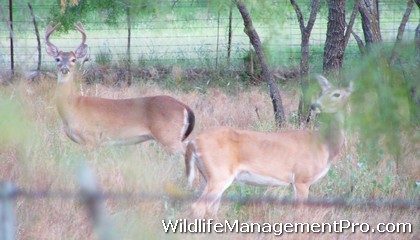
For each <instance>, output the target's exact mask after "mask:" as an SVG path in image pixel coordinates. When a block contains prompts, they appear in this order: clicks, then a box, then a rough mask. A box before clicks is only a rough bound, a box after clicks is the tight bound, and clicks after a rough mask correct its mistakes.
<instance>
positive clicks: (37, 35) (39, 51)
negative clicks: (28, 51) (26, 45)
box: [28, 2, 41, 74]
mask: <svg viewBox="0 0 420 240" xmlns="http://www.w3.org/2000/svg"><path fill="white" fill-rule="evenodd" d="M28 7H29V11H30V12H31V16H32V22H33V23H34V28H35V35H36V41H37V44H38V47H37V50H38V64H37V65H36V71H37V74H39V72H40V71H41V40H40V37H39V31H38V25H37V24H36V19H35V13H34V11H33V9H32V5H31V4H30V3H29V2H28Z"/></svg>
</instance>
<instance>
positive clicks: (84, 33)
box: [74, 22, 86, 49]
mask: <svg viewBox="0 0 420 240" xmlns="http://www.w3.org/2000/svg"><path fill="white" fill-rule="evenodd" d="M74 26H75V27H76V28H77V30H79V32H81V33H82V43H81V44H80V45H79V47H77V48H78V49H79V48H80V47H83V46H84V45H85V42H86V32H85V29H84V28H83V25H82V23H81V22H78V23H76V24H75V25H74Z"/></svg>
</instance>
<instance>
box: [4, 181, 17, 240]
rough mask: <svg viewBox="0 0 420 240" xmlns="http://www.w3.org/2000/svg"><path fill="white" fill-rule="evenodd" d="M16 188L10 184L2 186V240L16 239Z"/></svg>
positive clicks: (6, 183)
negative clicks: (14, 200)
mask: <svg viewBox="0 0 420 240" xmlns="http://www.w3.org/2000/svg"><path fill="white" fill-rule="evenodd" d="M16 193H17V191H16V188H15V186H14V185H13V184H12V183H10V182H5V183H3V184H2V185H1V186H0V239H3V240H15V239H16V218H15V211H14V210H15V209H14V202H13V199H14V197H15V196H16Z"/></svg>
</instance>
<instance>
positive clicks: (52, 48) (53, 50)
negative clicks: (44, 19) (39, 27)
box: [45, 22, 61, 56]
mask: <svg viewBox="0 0 420 240" xmlns="http://www.w3.org/2000/svg"><path fill="white" fill-rule="evenodd" d="M60 26H61V23H58V24H57V25H55V27H52V22H50V24H48V26H47V30H46V31H45V41H46V44H47V52H48V54H49V55H51V56H57V54H58V48H57V47H56V46H55V45H54V44H52V43H51V42H50V36H51V34H52V33H53V32H55V30H57V28H59V27H60Z"/></svg>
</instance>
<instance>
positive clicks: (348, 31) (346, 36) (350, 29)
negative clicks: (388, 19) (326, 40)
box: [344, 0, 420, 50]
mask: <svg viewBox="0 0 420 240" xmlns="http://www.w3.org/2000/svg"><path fill="white" fill-rule="evenodd" d="M359 1H360V0H356V2H355V3H354V7H353V12H352V13H351V16H350V22H349V24H348V25H347V28H346V33H345V34H344V50H345V49H346V47H347V43H348V42H349V39H350V34H351V33H352V32H353V25H354V21H355V20H356V17H357V13H358V12H359V11H358V9H359ZM419 1H420V0H419Z"/></svg>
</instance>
